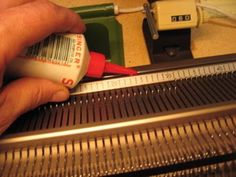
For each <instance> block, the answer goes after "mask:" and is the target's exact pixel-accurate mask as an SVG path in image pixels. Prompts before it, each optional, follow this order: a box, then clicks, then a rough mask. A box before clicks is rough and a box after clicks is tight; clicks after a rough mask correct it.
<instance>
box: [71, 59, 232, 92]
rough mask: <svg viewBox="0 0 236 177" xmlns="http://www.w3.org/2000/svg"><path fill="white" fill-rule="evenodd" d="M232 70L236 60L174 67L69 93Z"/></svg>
mask: <svg viewBox="0 0 236 177" xmlns="http://www.w3.org/2000/svg"><path fill="white" fill-rule="evenodd" d="M234 71H236V62H230V63H220V64H213V65H206V66H199V67H191V68H186V69H176V70H170V71H163V72H155V73H148V74H142V75H136V76H129V77H122V78H113V79H109V80H101V81H94V82H88V83H82V84H79V85H78V86H76V88H75V89H73V90H72V91H71V95H78V94H84V93H92V92H99V91H105V90H113V89H120V88H126V87H134V86H140V85H148V84H153V83H162V82H168V81H175V80H181V79H188V78H194V77H202V76H209V75H216V74H224V73H230V72H234Z"/></svg>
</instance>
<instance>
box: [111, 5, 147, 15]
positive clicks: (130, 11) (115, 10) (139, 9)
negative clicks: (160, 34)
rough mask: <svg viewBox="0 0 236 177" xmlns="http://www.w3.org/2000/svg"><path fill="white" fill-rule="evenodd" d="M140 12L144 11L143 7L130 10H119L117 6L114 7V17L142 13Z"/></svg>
mask: <svg viewBox="0 0 236 177" xmlns="http://www.w3.org/2000/svg"><path fill="white" fill-rule="evenodd" d="M142 11H144V8H143V6H139V7H132V8H119V6H118V5H115V7H114V12H115V15H119V14H127V13H135V12H142Z"/></svg>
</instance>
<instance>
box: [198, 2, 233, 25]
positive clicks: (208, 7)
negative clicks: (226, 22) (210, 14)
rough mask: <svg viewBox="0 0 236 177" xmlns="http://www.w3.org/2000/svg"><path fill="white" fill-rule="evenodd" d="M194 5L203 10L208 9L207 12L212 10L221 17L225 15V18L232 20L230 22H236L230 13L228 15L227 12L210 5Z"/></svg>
mask: <svg viewBox="0 0 236 177" xmlns="http://www.w3.org/2000/svg"><path fill="white" fill-rule="evenodd" d="M196 5H197V6H198V7H202V8H205V9H209V10H213V11H215V12H218V13H220V14H222V15H225V16H227V17H228V18H230V19H232V20H235V21H236V15H234V14H232V13H229V12H226V11H224V10H222V9H220V8H218V7H216V6H212V5H209V4H205V3H196Z"/></svg>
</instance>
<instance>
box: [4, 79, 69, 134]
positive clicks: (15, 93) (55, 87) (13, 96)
mask: <svg viewBox="0 0 236 177" xmlns="http://www.w3.org/2000/svg"><path fill="white" fill-rule="evenodd" d="M68 97H69V92H68V90H67V89H66V88H65V87H64V86H62V85H60V84H57V83H54V82H51V81H48V80H45V79H39V78H22V79H19V80H16V81H14V82H12V83H10V84H9V85H7V86H6V87H5V88H3V90H2V91H1V93H0V115H1V116H0V134H1V133H2V132H3V131H4V130H5V129H6V128H7V127H8V126H9V125H10V124H11V123H12V122H13V121H14V120H15V119H16V118H17V117H19V116H20V115H21V114H23V113H25V112H27V111H30V110H32V109H34V108H36V107H37V106H39V105H42V104H45V103H47V102H58V101H64V100H66V99H67V98H68Z"/></svg>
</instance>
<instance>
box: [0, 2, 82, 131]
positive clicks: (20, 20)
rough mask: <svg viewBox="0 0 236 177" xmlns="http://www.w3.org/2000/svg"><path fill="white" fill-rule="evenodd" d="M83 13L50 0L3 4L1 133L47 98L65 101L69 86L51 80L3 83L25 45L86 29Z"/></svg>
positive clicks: (0, 9) (0, 18)
mask: <svg viewBox="0 0 236 177" xmlns="http://www.w3.org/2000/svg"><path fill="white" fill-rule="evenodd" d="M84 30H85V25H84V24H83V22H82V20H81V19H80V17H79V16H78V15H77V14H75V13H73V12H71V11H70V10H68V9H66V8H63V7H59V6H57V5H55V4H52V3H50V2H49V1H47V0H35V1H33V0H7V1H3V2H1V4H0V89H1V90H0V134H1V133H2V132H3V131H4V130H5V129H6V128H7V127H9V125H10V124H11V123H12V122H13V121H14V120H15V119H16V118H17V117H19V116H20V115H21V114H23V113H25V112H26V111H29V110H31V109H34V108H36V107H37V106H39V105H41V104H45V103H47V102H49V101H50V102H58V101H64V100H66V99H67V98H68V97H69V92H68V90H67V89H66V88H65V87H64V86H62V85H60V84H56V83H53V82H51V81H49V80H45V79H38V78H22V79H19V80H16V81H13V82H11V83H9V84H8V85H6V86H3V83H2V82H3V76H4V71H5V69H6V65H7V64H8V63H9V62H10V61H12V60H13V59H15V58H16V57H17V56H18V55H19V54H20V53H21V52H22V51H23V50H24V49H25V48H27V47H29V46H31V45H33V44H35V43H37V42H39V41H41V40H42V39H44V38H46V37H47V36H48V35H50V34H52V33H59V32H71V33H82V32H84Z"/></svg>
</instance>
